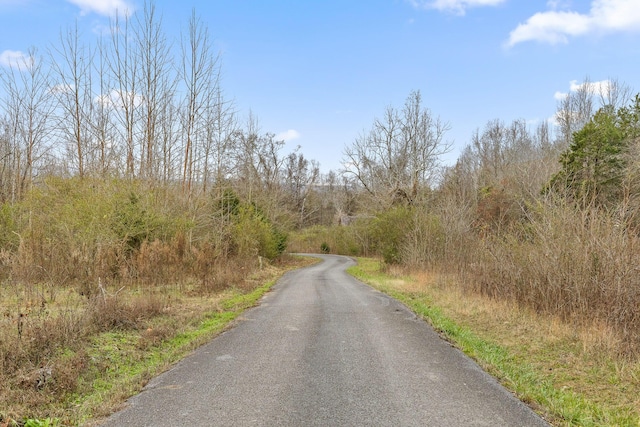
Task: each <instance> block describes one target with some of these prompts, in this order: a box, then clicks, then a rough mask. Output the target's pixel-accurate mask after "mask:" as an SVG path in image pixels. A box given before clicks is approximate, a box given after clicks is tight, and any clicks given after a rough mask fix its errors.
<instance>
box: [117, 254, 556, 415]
mask: <svg viewBox="0 0 640 427" xmlns="http://www.w3.org/2000/svg"><path fill="white" fill-rule="evenodd" d="M318 256H319V255H318ZM321 258H322V259H323V260H324V261H323V262H322V263H320V264H316V265H314V266H311V267H308V268H304V269H300V270H296V271H292V272H289V273H287V274H286V275H285V276H284V277H283V278H282V279H281V280H280V281H279V282H278V284H277V285H276V286H275V287H274V288H273V290H272V291H271V292H269V293H268V294H267V295H265V297H264V298H263V300H262V302H261V304H260V305H259V306H258V307H256V308H253V309H251V310H249V311H247V312H245V314H244V316H243V317H242V318H241V319H240V320H239V321H238V322H237V325H235V326H234V327H233V328H231V329H229V330H227V331H226V332H225V333H223V334H221V335H220V336H218V337H217V338H216V339H214V340H213V341H212V342H211V343H209V344H207V345H205V346H203V347H201V348H200V349H199V350H197V351H196V352H195V353H194V354H193V355H191V356H189V357H187V358H186V359H184V360H183V361H182V362H180V363H178V364H177V365H176V366H175V367H174V368H173V369H171V370H170V371H168V372H166V373H164V374H162V375H160V376H158V377H157V378H155V379H154V380H152V381H151V382H150V383H149V384H148V385H147V387H146V388H145V389H144V391H143V392H142V393H140V394H139V395H137V396H135V397H133V398H131V399H129V401H128V402H127V406H126V407H125V409H123V410H122V411H121V412H118V413H116V414H114V415H113V416H111V417H110V418H109V419H107V420H106V423H105V424H104V425H106V426H118V427H120V426H136V427H141V426H394V427H399V426H438V427H444V426H455V427H460V426H492V427H497V426H547V425H548V424H547V423H546V422H545V421H543V420H542V419H541V418H540V417H538V416H537V415H536V414H535V413H534V412H532V411H531V410H530V409H529V408H528V407H527V406H526V405H524V404H523V403H521V402H520V401H518V400H517V399H515V398H514V397H513V396H512V395H511V394H510V393H509V392H508V391H506V390H505V389H504V388H503V387H502V386H500V385H499V384H498V383H497V382H496V380H495V379H493V378H492V377H491V376H489V375H487V374H486V373H484V372H483V371H482V370H481V369H480V368H479V367H478V366H477V365H476V364H475V363H474V362H473V361H471V360H470V359H469V358H467V357H466V356H464V355H463V354H462V353H461V352H460V351H458V350H456V349H455V348H452V347H451V346H450V345H449V344H448V343H446V342H444V341H443V340H442V339H440V338H439V337H438V335H437V334H436V333H435V332H434V331H433V329H432V328H431V327H430V326H429V325H427V324H426V323H425V322H423V321H422V320H419V319H417V318H416V316H415V315H414V314H413V313H412V312H411V311H410V310H408V309H407V308H406V307H405V306H404V305H402V304H400V303H399V302H397V301H396V300H394V299H392V298H390V297H388V296H386V295H384V294H382V293H380V292H378V291H376V290H374V289H372V288H370V287H369V286H366V285H364V284H362V283H360V282H358V281H357V280H355V279H353V278H351V277H350V276H349V275H347V274H346V273H345V272H344V270H345V269H346V268H347V267H348V266H350V265H353V263H354V261H352V260H351V259H350V258H347V257H341V256H330V255H322V256H321Z"/></svg>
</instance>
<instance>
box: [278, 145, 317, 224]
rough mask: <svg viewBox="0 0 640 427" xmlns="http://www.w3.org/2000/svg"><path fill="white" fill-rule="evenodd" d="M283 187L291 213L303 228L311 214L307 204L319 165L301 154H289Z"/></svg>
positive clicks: (285, 166) (286, 160)
mask: <svg viewBox="0 0 640 427" xmlns="http://www.w3.org/2000/svg"><path fill="white" fill-rule="evenodd" d="M284 168H285V178H284V183H283V184H284V187H285V189H286V191H287V194H288V196H289V203H290V206H291V209H292V210H293V212H296V213H297V215H298V223H299V225H300V226H304V225H305V224H306V222H307V218H308V217H309V216H310V215H311V214H312V213H313V211H312V210H311V209H310V207H309V204H308V203H307V202H308V197H309V194H310V193H311V189H312V186H313V185H314V184H315V183H316V181H317V180H318V177H319V175H320V165H319V164H318V162H316V161H314V160H311V161H309V160H307V159H305V157H304V155H303V154H302V153H295V152H294V153H290V154H289V155H288V156H287V157H286V159H285V165H284Z"/></svg>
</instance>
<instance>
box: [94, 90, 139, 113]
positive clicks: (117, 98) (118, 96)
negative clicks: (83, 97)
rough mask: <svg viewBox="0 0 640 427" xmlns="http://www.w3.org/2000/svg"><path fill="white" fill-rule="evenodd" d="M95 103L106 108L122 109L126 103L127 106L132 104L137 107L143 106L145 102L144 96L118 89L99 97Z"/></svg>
mask: <svg viewBox="0 0 640 427" xmlns="http://www.w3.org/2000/svg"><path fill="white" fill-rule="evenodd" d="M94 102H95V103H96V104H101V105H102V106H104V107H106V108H112V109H114V110H116V109H118V110H119V109H122V108H123V104H124V103H125V102H126V103H127V104H131V102H133V105H134V106H135V107H138V106H140V105H142V103H143V102H144V100H143V97H142V95H139V94H134V93H131V92H120V91H118V90H116V89H112V90H111V92H109V93H106V94H102V95H98V96H96V97H95V99H94Z"/></svg>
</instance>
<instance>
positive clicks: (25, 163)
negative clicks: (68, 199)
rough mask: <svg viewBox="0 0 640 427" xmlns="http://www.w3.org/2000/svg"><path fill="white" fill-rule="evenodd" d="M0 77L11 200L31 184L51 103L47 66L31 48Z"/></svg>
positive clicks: (42, 148) (42, 154) (43, 148)
mask: <svg viewBox="0 0 640 427" xmlns="http://www.w3.org/2000/svg"><path fill="white" fill-rule="evenodd" d="M1 78H2V83H3V85H4V89H5V93H6V98H4V100H3V101H4V103H3V109H4V112H5V117H6V123H7V126H6V130H7V132H6V135H7V138H8V140H9V144H10V145H11V146H12V149H13V155H12V157H13V159H12V162H11V163H12V169H13V179H12V189H11V199H12V200H15V199H18V198H20V197H21V196H22V194H24V192H25V191H26V190H28V189H29V188H30V187H31V185H32V182H33V178H34V177H35V176H36V174H37V173H38V171H39V167H41V166H42V165H41V164H40V163H39V162H40V161H41V160H42V159H43V158H44V157H45V155H46V154H47V152H48V151H49V148H50V146H49V144H48V142H49V139H50V138H49V137H50V135H51V133H52V126H51V117H52V115H53V111H54V108H55V105H54V102H53V100H52V97H51V80H50V75H49V69H48V68H45V67H44V63H43V60H42V58H41V57H38V51H37V49H35V48H31V49H29V52H28V55H27V56H25V57H24V58H22V59H21V60H19V61H18V62H16V63H14V64H11V65H10V67H9V69H8V71H7V72H5V73H3V74H2V75H1Z"/></svg>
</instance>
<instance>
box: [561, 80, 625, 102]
mask: <svg viewBox="0 0 640 427" xmlns="http://www.w3.org/2000/svg"><path fill="white" fill-rule="evenodd" d="M612 85H613V84H612V82H611V80H600V81H597V82H590V81H587V82H583V83H578V81H577V80H571V81H570V82H569V92H560V91H557V92H556V93H554V94H553V98H554V99H555V100H556V101H563V100H564V99H566V98H567V96H569V93H570V92H577V91H579V90H584V91H585V92H587V93H589V94H592V95H598V96H601V97H603V98H607V97H608V96H609V92H610V91H611V89H612Z"/></svg>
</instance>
